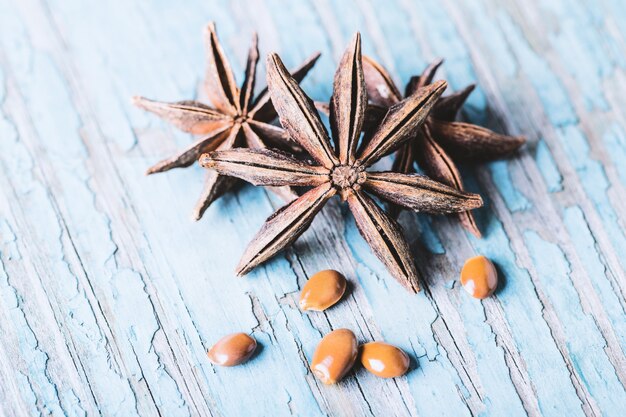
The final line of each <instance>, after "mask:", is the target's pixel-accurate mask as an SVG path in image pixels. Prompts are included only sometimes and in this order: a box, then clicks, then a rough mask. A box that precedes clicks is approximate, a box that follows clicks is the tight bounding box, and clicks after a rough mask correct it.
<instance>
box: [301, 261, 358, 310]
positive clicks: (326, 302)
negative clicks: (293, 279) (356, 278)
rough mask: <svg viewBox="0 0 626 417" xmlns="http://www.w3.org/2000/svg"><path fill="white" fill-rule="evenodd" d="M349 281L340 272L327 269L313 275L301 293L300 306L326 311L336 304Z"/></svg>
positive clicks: (303, 308) (304, 308)
mask: <svg viewBox="0 0 626 417" xmlns="http://www.w3.org/2000/svg"><path fill="white" fill-rule="evenodd" d="M346 286H347V281H346V277H344V276H343V275H342V274H341V273H340V272H338V271H335V270H332V269H326V270H324V271H320V272H318V273H317V274H315V275H313V276H312V277H311V278H310V279H309V280H308V281H307V282H306V284H304V287H303V288H302V292H301V293H300V308H301V309H302V310H304V311H307V310H313V311H324V310H326V309H327V308H329V307H332V306H333V305H335V304H336V303H337V302H339V300H341V297H343V294H344V293H345V292H346Z"/></svg>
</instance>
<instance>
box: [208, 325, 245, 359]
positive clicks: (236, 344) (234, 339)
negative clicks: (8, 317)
mask: <svg viewBox="0 0 626 417" xmlns="http://www.w3.org/2000/svg"><path fill="white" fill-rule="evenodd" d="M255 349H256V340H254V338H252V337H250V336H248V335H247V334H245V333H233V334H230V335H228V336H224V337H223V338H221V339H220V340H219V341H218V342H217V343H216V344H214V345H213V347H211V349H209V352H208V354H207V355H208V356H209V360H210V361H211V362H212V363H214V364H215V365H220V366H235V365H239V364H241V363H243V362H245V361H247V360H248V359H250V357H251V356H252V354H253V353H254V350H255Z"/></svg>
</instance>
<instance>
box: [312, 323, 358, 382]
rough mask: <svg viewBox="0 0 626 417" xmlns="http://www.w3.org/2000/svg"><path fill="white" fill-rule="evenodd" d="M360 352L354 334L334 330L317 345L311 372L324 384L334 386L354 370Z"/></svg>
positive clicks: (348, 331) (347, 331) (346, 330)
mask: <svg viewBox="0 0 626 417" xmlns="http://www.w3.org/2000/svg"><path fill="white" fill-rule="evenodd" d="M358 352H359V348H358V345H357V343H356V337H355V336H354V333H352V332H351V331H350V330H348V329H338V330H334V331H332V332H330V333H328V334H327V335H326V336H324V338H323V339H322V340H321V341H320V343H319V344H318V345H317V349H315V353H314V354H313V361H312V362H311V371H313V374H314V375H315V376H316V377H318V378H319V379H320V381H322V382H323V383H324V384H334V383H336V382H337V381H339V380H340V379H341V378H343V376H344V375H345V374H346V373H348V371H349V370H350V368H352V365H354V361H356V357H357V354H358Z"/></svg>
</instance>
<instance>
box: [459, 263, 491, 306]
mask: <svg viewBox="0 0 626 417" xmlns="http://www.w3.org/2000/svg"><path fill="white" fill-rule="evenodd" d="M461 285H463V288H464V289H465V291H467V292H468V293H469V294H470V295H471V296H472V297H474V298H478V299H481V300H482V299H483V298H487V297H489V296H490V295H491V294H493V293H494V292H495V291H496V288H497V287H498V271H497V270H496V267H495V265H494V264H493V262H491V261H490V260H489V259H488V258H486V257H484V256H482V255H481V256H475V257H473V258H470V259H468V260H467V261H465V265H463V269H462V270H461Z"/></svg>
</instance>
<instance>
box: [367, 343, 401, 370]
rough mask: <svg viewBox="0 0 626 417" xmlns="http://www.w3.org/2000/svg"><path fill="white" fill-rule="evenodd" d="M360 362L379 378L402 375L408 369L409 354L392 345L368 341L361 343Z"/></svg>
mask: <svg viewBox="0 0 626 417" xmlns="http://www.w3.org/2000/svg"><path fill="white" fill-rule="evenodd" d="M361 363H362V364H363V366H364V367H365V369H367V370H368V371H370V372H371V373H373V374H374V375H376V376H379V377H381V378H395V377H397V376H402V375H404V374H405V373H406V371H407V370H408V369H409V363H410V360H409V356H408V355H407V354H406V353H404V351H403V350H402V349H399V348H397V347H395V346H393V345H390V344H388V343H383V342H370V343H366V344H364V345H361Z"/></svg>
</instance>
